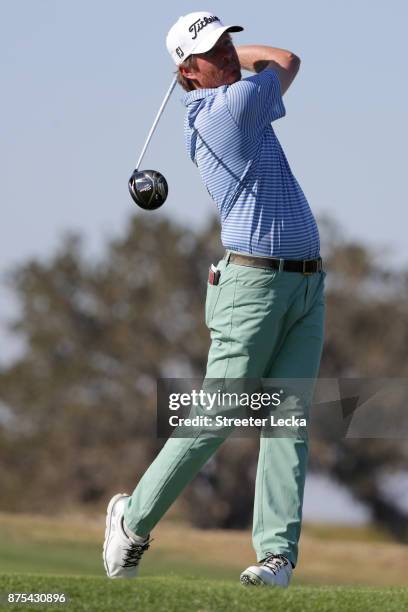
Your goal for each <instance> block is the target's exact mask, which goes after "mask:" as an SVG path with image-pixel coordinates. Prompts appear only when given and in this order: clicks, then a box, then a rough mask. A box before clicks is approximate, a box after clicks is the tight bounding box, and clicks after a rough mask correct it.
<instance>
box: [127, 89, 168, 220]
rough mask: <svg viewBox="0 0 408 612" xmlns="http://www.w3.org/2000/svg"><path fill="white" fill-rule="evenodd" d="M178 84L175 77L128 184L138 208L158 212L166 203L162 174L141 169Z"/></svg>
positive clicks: (164, 181) (165, 186)
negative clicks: (151, 141) (160, 120)
mask: <svg viewBox="0 0 408 612" xmlns="http://www.w3.org/2000/svg"><path fill="white" fill-rule="evenodd" d="M176 83H177V77H174V79H173V81H172V82H171V85H170V87H169V90H168V92H167V93H166V95H165V97H164V100H163V102H162V104H161V106H160V108H159V112H158V113H157V116H156V119H155V120H154V123H153V125H152V127H151V130H150V132H149V134H148V136H147V138H146V142H145V144H144V147H143V149H142V152H141V154H140V157H139V159H138V161H137V165H136V169H135V170H134V171H133V174H132V176H131V177H130V179H129V183H128V186H129V192H130V195H131V196H132V198H133V200H134V201H135V202H136V204H137V205H138V206H140V207H141V208H144V209H145V210H156V208H160V206H162V205H163V204H164V202H165V201H166V198H167V194H168V191H169V189H168V186H167V181H166V179H165V178H164V176H163V175H162V174H161V173H160V172H157V170H139V167H140V164H141V163H142V159H143V157H144V154H145V153H146V149H147V147H148V145H149V142H150V140H151V138H152V136H153V133H154V131H155V129H156V126H157V124H158V122H159V119H160V117H161V116H162V114H163V111H164V108H165V106H166V104H167V102H168V101H169V98H170V96H171V92H172V91H173V89H174V87H175V85H176Z"/></svg>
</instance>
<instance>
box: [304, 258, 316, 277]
mask: <svg viewBox="0 0 408 612" xmlns="http://www.w3.org/2000/svg"><path fill="white" fill-rule="evenodd" d="M309 261H315V260H314V259H304V260H303V262H302V265H303V269H302V274H303V276H311V275H312V274H314V272H306V264H307V263H308V262H309Z"/></svg>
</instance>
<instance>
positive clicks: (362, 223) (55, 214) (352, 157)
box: [0, 0, 408, 363]
mask: <svg viewBox="0 0 408 612" xmlns="http://www.w3.org/2000/svg"><path fill="white" fill-rule="evenodd" d="M407 7H408V4H407V2H405V1H404V0H389V1H388V2H384V1H383V2H380V1H379V0H356V2H351V1H350V0H349V1H348V2H345V1H344V0H342V1H341V0H330V2H328V1H327V0H309V1H308V2H304V0H291V1H290V2H284V3H283V2H281V3H277V2H273V3H272V2H258V1H256V0H254V1H253V2H251V3H240V4H239V5H237V4H236V3H232V2H226V1H224V0H220V1H218V2H215V1H214V2H211V3H208V2H199V3H192V2H185V1H183V2H173V3H164V2H161V3H159V2H153V1H152V2H145V3H137V2H134V1H133V2H131V1H130V0H118V1H117V2H113V1H109V2H108V1H106V0H97V1H96V0H86V1H85V2H84V1H83V0H82V1H79V0H69V1H68V0H35V1H33V0H14V1H10V0H0V8H1V16H2V17H1V22H0V69H1V75H2V95H1V98H0V105H1V122H0V125H1V128H0V129H1V148H0V190H1V206H2V223H1V229H2V232H1V240H0V262H1V263H0V274H4V272H5V271H6V270H7V269H9V268H10V267H11V266H13V265H15V264H17V263H20V262H23V261H24V260H25V259H27V258H28V257H41V258H42V257H47V256H49V255H50V254H51V253H52V252H53V251H54V250H55V249H56V248H57V247H58V244H59V242H60V241H61V236H62V235H63V233H64V231H66V230H77V231H78V232H80V233H82V234H83V235H84V236H85V237H86V241H87V252H88V254H89V257H94V256H97V255H98V254H100V252H101V248H102V247H103V245H104V243H105V242H106V240H107V239H108V238H109V237H112V236H115V235H118V234H119V233H120V232H121V231H122V230H123V228H124V226H125V225H126V222H127V220H128V218H129V216H130V215H132V214H133V213H134V212H135V211H137V213H138V214H149V213H144V212H141V211H139V210H138V209H136V208H135V206H134V204H133V203H132V201H131V199H130V197H129V194H128V191H127V180H128V177H129V175H130V173H131V172H132V170H133V168H134V165H135V163H136V160H137V158H138V157H139V153H140V150H141V148H142V145H143V143H144V140H145V138H146V135H147V132H148V130H149V128H150V126H151V124H152V121H153V119H154V117H155V114H156V112H157V109H158V107H159V105H160V102H161V100H162V98H163V96H164V94H165V92H166V91H167V88H168V86H169V84H170V82H171V79H172V76H173V74H172V73H173V70H174V68H173V64H172V61H171V59H170V56H169V55H168V54H167V51H166V48H165V36H166V33H167V30H168V29H169V28H170V27H171V25H172V24H173V23H174V22H175V21H176V20H177V18H178V17H179V16H180V15H183V14H186V13H188V12H191V11H193V10H199V9H203V10H210V11H211V12H214V13H215V14H217V15H218V16H219V17H221V19H223V21H224V22H225V23H231V24H239V25H242V26H244V27H245V31H244V32H242V33H240V34H235V35H234V41H235V43H236V44H266V45H271V46H275V47H282V48H286V49H289V50H292V51H294V52H295V53H296V54H297V55H299V56H300V57H301V59H302V65H301V69H300V72H299V74H298V76H297V78H296V80H295V81H294V83H293V85H292V86H291V88H290V89H289V91H288V92H287V94H286V95H285V96H284V103H285V107H286V117H285V118H284V119H282V120H280V121H278V122H276V123H275V124H274V127H275V131H276V133H277V136H278V138H279V140H280V142H281V144H282V146H283V149H284V151H285V153H286V156H287V158H288V161H289V163H290V165H291V168H292V171H293V172H294V174H295V176H296V178H297V179H298V181H299V183H300V185H301V186H302V188H303V190H304V192H305V194H306V196H307V198H308V200H309V203H310V205H311V207H312V209H313V211H314V212H315V214H317V215H319V214H323V213H329V214H331V215H333V216H334V217H335V218H336V219H338V221H339V222H340V223H341V226H342V227H343V229H344V231H345V234H346V236H348V237H351V238H357V239H361V240H363V241H364V242H366V243H368V244H369V245H371V246H372V247H373V248H374V249H375V252H376V253H377V254H378V255H382V254H384V255H386V256H387V257H388V259H389V261H390V264H392V265H394V266H405V267H408V240H407V238H406V232H407V213H406V208H405V207H406V205H407V203H408V202H407V187H406V162H407V153H406V142H407V136H408V129H407V108H408V92H407V87H408V84H407V78H406V75H407V73H408V70H407V63H408V61H407V54H406V44H405V40H406V24H407V21H408V19H407V17H408V8H407ZM181 98H182V92H181V90H180V89H176V90H175V92H174V93H173V96H172V98H171V100H170V102H169V105H168V107H167V109H166V111H165V114H164V116H163V118H162V120H161V122H160V124H159V127H158V130H157V132H156V134H155V136H154V138H153V141H152V143H151V146H150V148H149V150H148V153H147V155H146V157H145V159H144V162H143V167H145V168H155V169H158V170H160V171H161V172H162V173H163V174H164V175H165V176H166V178H167V180H168V183H169V187H170V193H169V197H168V200H167V202H166V204H165V206H164V207H163V208H162V209H161V210H160V211H157V212H155V213H154V214H155V216H156V217H157V218H159V217H160V216H161V215H168V216H170V217H171V218H173V219H176V220H177V221H179V222H182V223H186V224H189V225H190V226H192V227H197V226H199V225H200V224H203V223H205V222H206V220H207V219H208V217H209V215H210V213H212V212H214V211H215V206H214V204H213V203H212V202H211V200H210V199H209V196H208V194H207V192H206V189H205V187H204V186H203V185H202V183H201V181H200V177H199V174H198V171H197V169H196V168H195V166H194V165H193V164H192V163H191V161H190V160H189V158H188V157H187V154H186V152H185V150H184V139H183V130H182V125H183V115H184V109H183V106H182V104H181ZM14 309H15V303H14V301H13V299H12V297H11V296H10V294H9V293H8V292H7V291H6V289H5V286H4V284H3V283H2V285H1V292H0V346H1V350H0V360H1V362H3V363H4V362H7V361H8V360H10V359H12V358H13V356H14V355H17V354H18V350H19V345H18V343H16V342H15V341H14V340H13V339H12V338H11V337H10V336H9V335H8V334H7V333H6V331H5V321H6V319H7V318H8V317H10V316H11V315H12V314H13V311H14Z"/></svg>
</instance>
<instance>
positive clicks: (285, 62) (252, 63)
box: [235, 45, 299, 72]
mask: <svg viewBox="0 0 408 612" xmlns="http://www.w3.org/2000/svg"><path fill="white" fill-rule="evenodd" d="M235 48H236V51H237V53H238V58H239V63H240V64H241V68H243V69H244V70H249V71H250V72H261V70H263V69H264V68H266V66H267V65H268V64H269V63H270V62H276V63H277V64H279V66H282V68H289V67H290V65H291V64H292V63H293V62H294V61H299V58H298V56H297V55H295V54H294V53H292V52H291V51H287V50H286V49H278V48H275V47H267V46H266V45H241V46H239V47H235Z"/></svg>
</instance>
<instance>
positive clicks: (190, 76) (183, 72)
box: [179, 66, 195, 79]
mask: <svg viewBox="0 0 408 612" xmlns="http://www.w3.org/2000/svg"><path fill="white" fill-rule="evenodd" d="M179 71H180V74H181V76H182V77H184V78H185V79H194V77H195V73H193V72H191V70H189V69H188V68H186V67H185V66H180V68H179Z"/></svg>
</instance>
